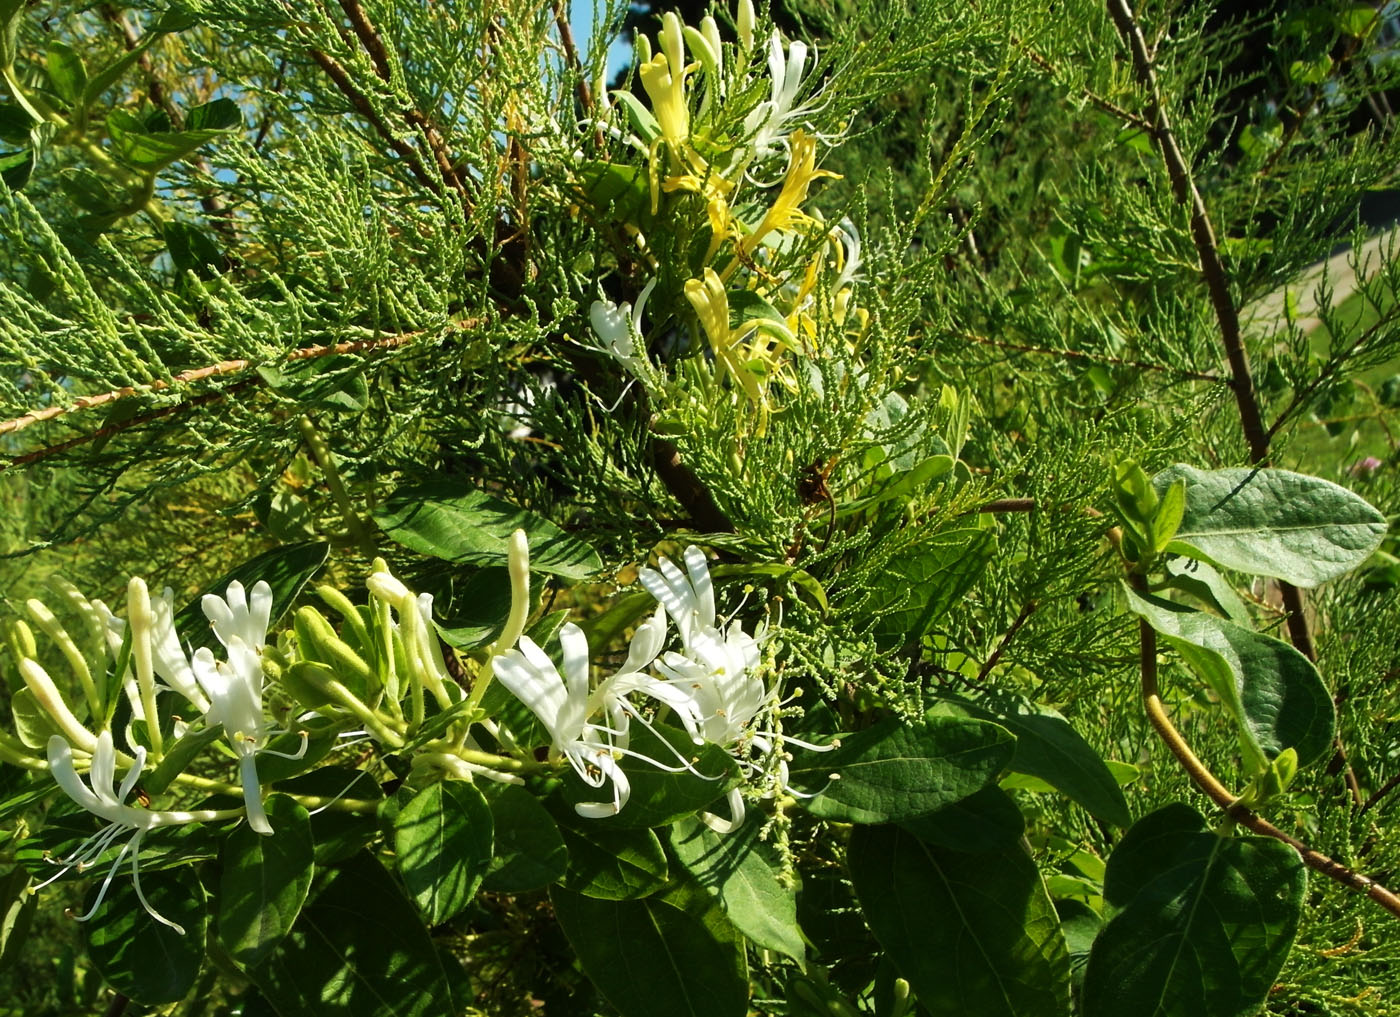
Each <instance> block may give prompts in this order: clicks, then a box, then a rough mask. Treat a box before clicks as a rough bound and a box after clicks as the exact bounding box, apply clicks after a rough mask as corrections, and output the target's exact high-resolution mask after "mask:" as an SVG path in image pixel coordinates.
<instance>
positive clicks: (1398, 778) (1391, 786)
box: [1357, 773, 1400, 815]
mask: <svg viewBox="0 0 1400 1017" xmlns="http://www.w3.org/2000/svg"><path fill="white" fill-rule="evenodd" d="M1397 787H1400V773H1397V774H1396V775H1395V776H1394V777H1391V778H1390V779H1389V780H1388V781H1386V782H1385V783H1384V784H1382V785H1381V786H1380V787H1378V788H1376V790H1375V791H1373V792H1371V797H1370V798H1367V799H1366V801H1365V802H1363V803H1362V805H1361V808H1360V809H1359V810H1358V812H1357V814H1358V815H1365V814H1366V812H1367V811H1368V810H1370V809H1371V808H1373V807H1374V806H1375V805H1377V804H1379V803H1380V801H1381V800H1382V799H1383V798H1385V796H1386V795H1388V794H1390V792H1392V791H1394V790H1395V789H1396V788H1397Z"/></svg>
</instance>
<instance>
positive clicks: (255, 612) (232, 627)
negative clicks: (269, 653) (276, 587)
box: [200, 579, 272, 653]
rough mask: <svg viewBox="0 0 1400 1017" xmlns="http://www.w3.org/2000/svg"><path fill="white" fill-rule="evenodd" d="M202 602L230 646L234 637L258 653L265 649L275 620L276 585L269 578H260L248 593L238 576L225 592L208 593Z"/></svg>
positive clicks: (205, 611)
mask: <svg viewBox="0 0 1400 1017" xmlns="http://www.w3.org/2000/svg"><path fill="white" fill-rule="evenodd" d="M200 606H201V607H203V608H204V616H205V617H206V618H208V619H209V625H210V627H212V628H213V630H214V635H216V636H218V638H219V642H221V643H223V644H224V645H225V646H228V645H229V641H230V640H232V639H237V640H239V641H241V642H242V643H243V645H244V646H246V647H248V648H249V649H251V650H252V651H253V652H254V653H261V652H262V648H263V646H264V645H266V643H267V626H268V623H269V622H270V621H271V620H272V587H271V586H269V585H268V584H267V583H266V582H265V581H263V580H261V579H260V580H258V581H257V582H256V583H255V584H253V589H252V591H251V595H247V594H245V593H244V590H243V584H242V583H240V582H238V581H237V580H234V581H233V582H231V583H229V584H228V593H227V594H226V595H225V596H223V597H220V596H218V595H216V594H213V593H210V594H206V595H205V597H204V599H203V601H201V604H200Z"/></svg>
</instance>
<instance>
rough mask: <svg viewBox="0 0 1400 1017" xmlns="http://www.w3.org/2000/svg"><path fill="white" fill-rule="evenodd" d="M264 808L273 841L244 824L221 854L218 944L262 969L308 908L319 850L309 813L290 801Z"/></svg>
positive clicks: (272, 799)
mask: <svg viewBox="0 0 1400 1017" xmlns="http://www.w3.org/2000/svg"><path fill="white" fill-rule="evenodd" d="M265 806H266V808H267V818H268V821H269V822H271V823H272V834H271V836H263V835H261V834H259V833H256V832H255V831H254V830H253V828H252V827H250V826H249V825H248V824H247V823H244V824H242V825H241V826H239V827H238V828H237V829H236V830H234V831H233V833H231V834H229V836H228V839H227V840H226V841H224V847H223V850H222V851H220V852H219V861H220V864H221V866H222V868H223V873H222V875H221V876H220V877H219V899H218V911H217V914H216V916H215V918H216V926H215V927H216V928H217V929H218V932H219V941H220V942H221V943H223V946H224V949H225V950H227V951H228V952H229V955H230V956H231V957H233V959H234V960H236V961H238V963H239V964H242V965H243V966H244V967H251V966H253V965H255V964H259V963H261V962H262V961H263V959H264V958H266V957H267V956H268V955H269V954H270V953H271V952H272V951H273V950H275V949H276V948H277V944H279V943H280V942H282V939H283V937H285V936H286V935H287V933H288V932H290V931H291V928H292V924H293V923H294V922H295V921H296V918H297V915H298V914H299V913H300V912H301V906H302V904H304V903H305V902H306V895H307V892H308V891H310V889H311V876H312V873H313V871H314V868H315V863H314V858H315V854H316V847H315V844H314V843H313V842H312V840H311V819H310V816H309V815H308V814H307V811H306V809H304V808H302V807H301V806H300V805H298V804H297V803H296V802H295V801H293V800H292V799H290V798H288V797H287V796H286V795H271V796H269V797H268V799H267V801H266V803H265Z"/></svg>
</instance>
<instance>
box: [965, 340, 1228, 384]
mask: <svg viewBox="0 0 1400 1017" xmlns="http://www.w3.org/2000/svg"><path fill="white" fill-rule="evenodd" d="M959 338H961V339H966V340H967V341H968V342H973V343H977V344H979V345H981V346H995V347H997V348H998V349H1003V350H1014V351H1016V352H1017V353H1035V354H1037V355H1039V356H1046V357H1066V358H1068V359H1070V360H1087V361H1090V362H1091V363H1095V364H1115V365H1117V366H1119V367H1133V368H1136V369H1138V370H1139V371H1162V372H1164V373H1167V374H1175V375H1176V376H1177V377H1179V378H1185V379H1187V380H1189V381H1211V382H1225V383H1226V384H1227V385H1228V384H1229V383H1230V379H1229V378H1222V377H1221V376H1220V375H1218V374H1212V373H1210V372H1208V371H1192V370H1189V369H1187V368H1184V367H1172V366H1171V365H1170V364H1153V363H1149V362H1147V361H1145V360H1127V359H1125V358H1123V357H1112V356H1109V355H1107V354H1101V353H1086V352H1085V351H1083V350H1064V349H1056V348H1054V347H1046V346H1026V345H1024V344H1022V343H1012V342H1007V341H1006V340H1004V339H993V338H991V337H990V336H984V335H974V334H972V333H960V334H959Z"/></svg>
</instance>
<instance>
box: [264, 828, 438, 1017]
mask: <svg viewBox="0 0 1400 1017" xmlns="http://www.w3.org/2000/svg"><path fill="white" fill-rule="evenodd" d="M249 975H250V976H251V977H252V979H253V981H254V983H255V984H256V985H257V987H258V989H259V990H260V991H261V992H262V994H263V995H264V996H265V997H267V1000H268V1002H270V1003H271V1004H272V1006H273V1008H275V1009H276V1011H277V1012H278V1013H279V1014H335V1015H336V1017H445V1015H447V1014H455V1013H459V1012H460V1011H459V1010H457V1009H456V1007H455V1005H454V1003H453V1001H452V985H451V983H450V982H449V981H448V978H447V975H446V974H445V972H444V971H443V968H442V961H441V959H440V957H439V955H438V951H437V948H436V947H435V946H434V945H433V940H432V938H431V937H430V936H429V935H428V930H427V929H426V928H424V927H423V922H422V920H421V919H420V918H419V917H418V915H417V913H416V912H415V911H414V909H413V905H412V904H410V903H409V902H408V900H407V899H406V898H405V897H404V895H403V893H402V891H400V890H399V888H398V886H397V884H395V882H394V880H393V879H392V878H391V877H390V875H389V873H387V872H386V871H384V867H383V866H382V865H380V864H379V862H377V861H376V860H375V859H374V858H373V857H371V856H370V855H369V854H366V853H364V852H360V853H359V854H356V855H355V856H353V857H352V858H351V859H349V860H348V861H347V862H346V863H345V864H343V865H341V866H340V867H339V868H337V869H334V870H332V871H331V872H330V873H329V874H328V876H327V878H326V879H325V882H324V884H323V885H322V886H321V887H320V888H319V890H318V891H317V892H316V893H315V894H314V895H313V897H312V900H311V901H310V902H309V903H308V904H307V905H306V906H305V907H304V908H302V912H301V916H300V917H299V918H298V919H297V921H296V924H295V925H294V926H292V931H291V933H290V935H288V936H287V938H286V939H285V940H283V942H282V946H281V948H280V949H278V950H276V951H274V952H273V953H272V955H271V956H270V957H268V959H267V960H265V961H264V962H263V963H262V964H260V965H258V966H257V967H254V968H252V969H250V970H249Z"/></svg>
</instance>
